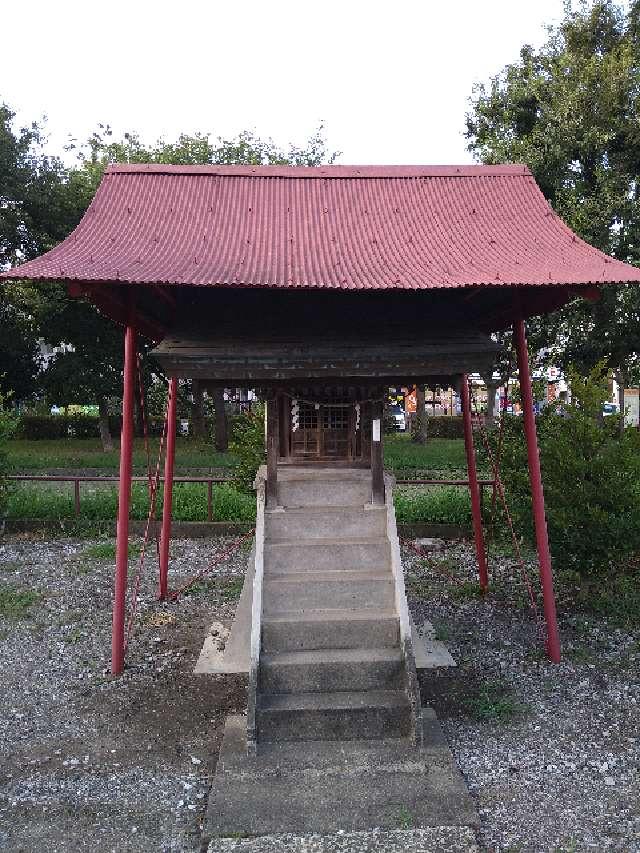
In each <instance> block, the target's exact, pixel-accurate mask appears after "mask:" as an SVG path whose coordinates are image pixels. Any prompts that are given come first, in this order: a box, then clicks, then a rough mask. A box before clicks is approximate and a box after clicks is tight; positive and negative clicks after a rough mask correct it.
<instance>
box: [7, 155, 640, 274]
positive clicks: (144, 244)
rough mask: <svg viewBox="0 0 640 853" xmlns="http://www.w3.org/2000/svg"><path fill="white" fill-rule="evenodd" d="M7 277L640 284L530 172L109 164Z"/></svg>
mask: <svg viewBox="0 0 640 853" xmlns="http://www.w3.org/2000/svg"><path fill="white" fill-rule="evenodd" d="M3 277H12V278H30V279H35V280H64V281H72V282H88V283H90V282H104V283H107V282H120V283H127V282H128V283H132V284H138V283H140V284H142V283H154V284H185V285H193V286H214V287H217V286H220V287H221V286H225V285H228V286H242V287H256V288H257V287H260V288H276V287H282V288H332V289H340V288H341V289H394V288H398V289H400V288H401V289H427V288H458V287H476V286H491V287H496V286H509V285H512V286H513V285H525V286H531V285H545V286H549V285H586V284H604V283H609V282H626V281H640V269H636V268H634V267H631V266H629V265H627V264H624V263H621V262H620V261H616V260H614V259H613V258H611V257H609V256H607V255H605V254H603V253H602V252H600V251H598V250H596V249H594V248H593V247H591V246H589V245H587V244H586V243H585V242H583V241H582V240H580V239H579V238H578V237H577V236H576V235H575V234H573V233H572V232H571V231H570V229H569V228H567V226H566V225H565V224H564V223H563V222H562V221H561V220H560V219H559V217H558V216H556V214H555V213H554V212H553V210H552V209H551V208H550V206H549V205H548V203H547V202H546V200H545V199H544V197H543V195H542V193H541V192H540V190H539V189H538V187H537V185H536V183H535V181H534V179H533V177H532V176H531V173H530V172H529V170H528V169H527V168H526V167H525V166H427V167H422V166H411V167H404V166H363V167H356V166H322V167H317V168H313V167H290V166H164V165H123V166H121V165H116V166H110V167H109V168H108V169H107V170H106V172H105V175H104V177H103V179H102V183H101V184H100V187H99V189H98V191H97V193H96V196H95V198H94V200H93V202H92V203H91V205H90V207H89V209H88V210H87V212H86V214H85V216H84V217H83V219H82V221H81V222H80V224H79V225H78V227H77V228H76V230H75V231H74V232H73V233H72V234H71V235H70V236H69V237H67V239H66V240H64V241H63V242H62V243H61V244H60V245H59V246H57V247H56V248H55V249H53V250H52V251H50V252H47V253H46V254H45V255H43V256H42V257H39V258H36V259H35V260H33V261H30V262H28V263H25V264H23V265H22V266H19V267H18V268H17V269H15V270H11V271H8V272H5V273H4V274H3Z"/></svg>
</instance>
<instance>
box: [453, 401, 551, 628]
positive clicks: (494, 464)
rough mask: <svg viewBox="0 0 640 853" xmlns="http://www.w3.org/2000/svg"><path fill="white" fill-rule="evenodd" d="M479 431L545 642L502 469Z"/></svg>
mask: <svg viewBox="0 0 640 853" xmlns="http://www.w3.org/2000/svg"><path fill="white" fill-rule="evenodd" d="M469 393H470V396H471V399H472V401H473V406H474V408H475V409H476V412H477V403H476V400H475V398H474V397H473V396H472V394H471V387H470V388H469ZM503 416H504V413H503ZM478 431H479V433H480V437H481V439H482V443H483V444H484V447H485V450H486V452H487V456H488V457H489V463H490V465H491V469H492V471H493V479H494V483H495V487H496V489H497V492H498V495H499V497H500V501H501V503H502V507H503V509H504V514H505V518H506V520H507V525H508V527H509V530H510V532H511V540H512V542H513V549H514V551H515V553H516V560H517V562H518V564H519V567H520V572H521V574H522V578H523V581H524V584H525V586H526V588H527V592H528V594H529V604H530V607H531V610H532V612H533V616H534V619H535V622H536V628H537V630H538V633H539V635H540V636H541V639H543V640H545V639H546V636H545V635H546V631H545V630H544V625H543V622H542V620H541V618H540V615H539V613H538V604H537V599H536V594H535V591H534V589H533V584H532V583H531V579H530V577H529V573H528V572H527V567H526V564H525V562H524V559H523V557H522V551H521V550H520V543H519V541H518V537H517V536H516V532H515V525H514V523H513V518H512V516H511V512H510V510H509V506H508V504H507V499H506V496H505V492H504V486H503V485H502V479H501V477H500V469H499V467H498V464H497V462H496V458H495V456H494V454H493V451H492V450H491V445H490V443H489V438H488V436H487V433H486V429H485V427H484V425H482V424H480V426H479V430H478Z"/></svg>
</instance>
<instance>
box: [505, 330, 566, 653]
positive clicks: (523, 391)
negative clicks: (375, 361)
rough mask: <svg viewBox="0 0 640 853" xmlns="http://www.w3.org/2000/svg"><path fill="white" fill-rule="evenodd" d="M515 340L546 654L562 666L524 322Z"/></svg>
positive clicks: (516, 331)
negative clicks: (544, 623)
mask: <svg viewBox="0 0 640 853" xmlns="http://www.w3.org/2000/svg"><path fill="white" fill-rule="evenodd" d="M513 337H514V340H515V344H516V353H517V356H518V379H519V380H520V396H521V398H522V411H523V417H524V433H525V438H526V441H527V459H528V463H529V479H530V481H531V501H532V506H533V519H534V522H535V528H536V544H537V546H538V562H539V564H540V584H541V586H542V596H543V601H544V618H545V621H546V623H547V654H548V656H549V658H550V659H551V660H552V661H553V662H554V663H560V636H559V633H558V620H557V616H556V600H555V594H554V591H553V573H552V570H551V553H550V551H549V536H548V534H547V519H546V517H545V513H544V493H543V490H542V476H541V474H540V455H539V453H538V436H537V432H536V419H535V415H534V411H533V393H532V389H531V375H530V373H529V351H528V348H527V336H526V332H525V328H524V320H516V322H515V323H514V324H513Z"/></svg>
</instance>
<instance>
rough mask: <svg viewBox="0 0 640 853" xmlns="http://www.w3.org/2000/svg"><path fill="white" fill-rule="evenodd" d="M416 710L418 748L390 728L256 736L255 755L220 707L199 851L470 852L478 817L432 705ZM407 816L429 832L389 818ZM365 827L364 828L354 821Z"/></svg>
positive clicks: (240, 721)
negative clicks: (458, 834) (204, 841)
mask: <svg viewBox="0 0 640 853" xmlns="http://www.w3.org/2000/svg"><path fill="white" fill-rule="evenodd" d="M422 715H423V721H424V726H423V732H424V734H423V737H424V748H422V749H419V748H417V747H416V746H414V745H413V744H412V743H410V741H409V740H408V739H403V738H398V737H390V738H387V739H380V740H373V739H372V740H361V739H350V740H348V741H335V740H334V741H326V742H324V743H323V742H322V741H319V740H314V741H279V742H276V743H264V742H263V741H261V742H260V744H259V745H258V754H257V756H252V755H247V741H246V730H247V722H246V718H244V717H239V716H236V717H234V716H232V717H227V722H226V725H225V732H224V738H223V742H222V746H221V748H220V756H219V759H218V763H217V766H216V773H215V778H214V779H213V784H212V787H211V790H210V793H209V796H208V800H207V802H208V806H207V817H206V826H205V831H204V833H203V835H204V836H205V837H206V836H209V837H212V838H213V839H214V840H213V841H212V846H211V847H209V853H222V851H223V850H224V851H228V853H232V851H235V853H240V851H245V850H246V853H250V851H251V853H258V851H263V853H267V851H268V853H276V851H278V853H285V851H288V853H292V851H294V850H295V851H296V853H303V851H306V853H311V851H315V853H318V851H327V853H328V851H332V853H338V851H340V853H353V851H355V850H358V851H362V853H364V851H367V853H382V851H385V853H402V851H408V850H412V851H415V853H427V851H431V853H435V851H439V853H444V851H447V853H471V851H475V853H478V848H477V846H475V845H474V844H473V841H474V835H473V830H472V829H470V828H468V829H467V827H472V826H478V824H479V818H478V813H477V812H476V809H475V805H474V802H473V800H472V799H471V796H470V794H469V792H468V790H467V787H466V785H465V782H464V780H463V778H462V776H461V774H460V771H459V770H458V767H457V765H456V762H455V759H454V758H453V755H452V754H451V751H450V750H449V747H448V746H447V741H446V739H445V737H444V735H443V733H442V730H441V728H440V725H439V724H438V721H437V720H436V719H435V715H433V712H432V711H431V709H429V708H423V709H422ZM363 737H365V738H366V737H367V733H366V732H363ZM409 819H410V822H411V824H412V826H413V827H415V828H417V827H427V828H428V831H431V830H430V829H429V828H432V827H434V826H437V827H439V828H438V830H437V831H435V834H434V836H433V838H431V837H429V838H425V837H417V838H413V837H407V831H404V830H402V831H401V830H399V829H398V826H403V825H406V824H407V822H408V820H409ZM372 827H376V830H375V834H373V835H371V836H370V837H369V836H368V834H367V833H365V832H363V830H371V828H372ZM383 827H387V828H388V829H389V830H390V831H391V832H390V833H387V834H385V831H384V829H381V828H383ZM443 828H445V829H446V830H447V832H446V833H445V832H444V830H443ZM456 829H457V830H460V831H463V830H464V831H465V832H468V840H469V845H466V844H465V845H460V844H456V843H454V840H453V836H452V835H449V834H448V833H449V832H451V833H453V832H455V831H456ZM345 830H346V832H345ZM349 831H358V835H357V836H354V835H350V834H349ZM414 831H416V832H418V831H420V832H422V831H425V832H426V831H427V830H418V829H415V830H414ZM293 832H295V833H299V836H300V837H298V838H297V839H296V838H293V837H292V836H291V835H290V834H288V835H287V833H293ZM267 833H274V834H275V838H274V836H273V835H272V836H268V835H266V834H267ZM324 833H326V834H327V835H325V836H324V837H323V835H322V834H324ZM329 833H339V834H332V836H331V837H330V838H329V837H327V836H328V834H329ZM313 834H316V835H315V837H313ZM240 835H250V836H252V837H251V838H245V839H239V836H240ZM387 835H390V837H387ZM221 836H234V837H233V838H226V839H223V838H221ZM344 839H346V842H345V843H343V840H344ZM227 842H228V847H226V846H225V847H223V846H222V845H223V843H224V844H226V843H227ZM245 844H246V845H247V847H246V848H245V847H244V845H245ZM254 844H255V845H256V846H255V847H254V846H253V845H254ZM262 844H263V845H264V846H260V845H262Z"/></svg>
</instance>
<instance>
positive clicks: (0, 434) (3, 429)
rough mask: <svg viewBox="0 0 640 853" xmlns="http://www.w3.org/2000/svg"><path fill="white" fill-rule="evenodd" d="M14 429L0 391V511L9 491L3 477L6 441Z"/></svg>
mask: <svg viewBox="0 0 640 853" xmlns="http://www.w3.org/2000/svg"><path fill="white" fill-rule="evenodd" d="M15 430H16V419H15V417H14V416H13V414H12V413H11V412H10V411H8V409H5V408H4V398H3V396H2V393H1V392H0V513H2V512H3V511H4V508H5V506H6V503H7V497H8V492H9V484H8V481H7V480H6V479H5V477H6V474H7V471H8V469H9V456H8V453H7V442H8V440H9V439H10V438H11V437H12V435H13V434H14V432H15Z"/></svg>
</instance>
